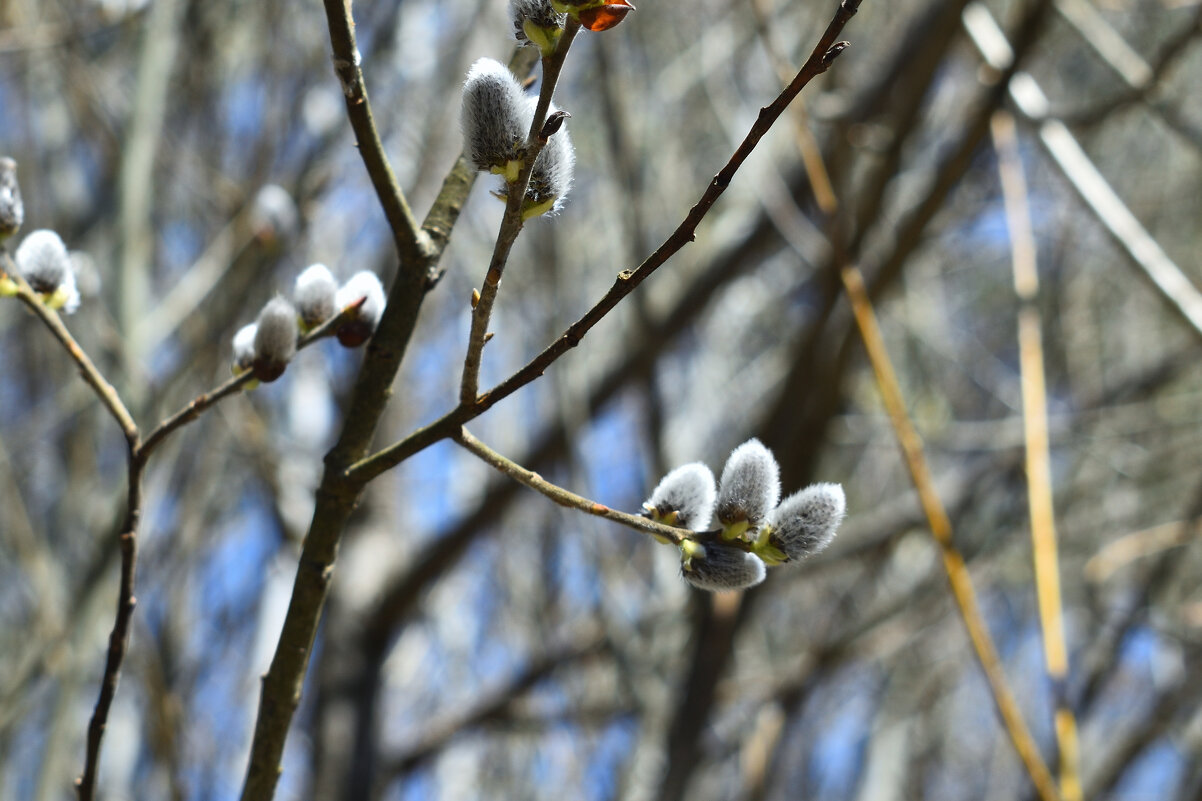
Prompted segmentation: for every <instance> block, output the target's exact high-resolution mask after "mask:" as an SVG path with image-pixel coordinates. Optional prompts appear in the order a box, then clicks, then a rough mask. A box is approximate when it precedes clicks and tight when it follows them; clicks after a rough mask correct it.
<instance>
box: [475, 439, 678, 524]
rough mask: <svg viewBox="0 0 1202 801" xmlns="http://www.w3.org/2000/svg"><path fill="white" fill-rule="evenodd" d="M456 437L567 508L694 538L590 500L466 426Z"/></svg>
mask: <svg viewBox="0 0 1202 801" xmlns="http://www.w3.org/2000/svg"><path fill="white" fill-rule="evenodd" d="M455 441H456V442H458V443H459V444H460V445H462V446H463V447H465V448H467V449H468V450H469V451H471V452H472V453H474V454H475V455H476V456H479V457H480V459H481V460H482V461H484V462H485V463H486V464H488V465H489V466H490V467H493V468H496V469H497V470H498V471H500V472H501V473H504V474H505V475H507V476H509V477H510V478H512V479H514V480H515V481H519V482H521V483H522V484H525V485H526V486H527V487H529V488H530V489H532V490H534V491H535V492H539V493H541V494H543V495H545V496H547V497H548V498H550V499H551V500H552V501H554V502H555V503H557V504H559V505H560V506H564V507H566V508H568V509H578V510H580V511H581V512H587V513H588V514H590V515H594V516H596V517H604V518H605V519H606V520H612V521H613V522H615V523H621V524H622V525H624V526H626V527H627V528H632V529H634V530H635V531H641V532H642V533H644V534H650V535H652V536H655V537H662V538H664V539H667V540H670V541H671V542H673V543H674V544H677V545H679V544H680V543H681V542H683V541H684V540H686V539H691V537H690V536H689V535H690V534H692V532H690V531H688V530H687V529H682V528H674V527H672V526H665V525H663V524H662V523H656V522H654V521H652V520H649V519H647V518H645V517H640V516H639V515H631V514H627V513H626V512H619V511H617V510H615V509H610V508H609V507H608V506H605V505H604V504H600V503H597V502H596V501H591V500H589V499H588V498H585V497H583V496H581V495H577V494H576V493H574V492H569V491H568V490H566V489H564V488H563V487H560V486H558V485H557V484H552V483H551V482H550V481H547V480H546V479H544V478H543V477H542V476H540V475H539V474H538V473H535V472H534V471H532V470H527V469H526V468H524V467H522V466H521V465H520V464H518V463H517V462H514V461H512V460H510V459H507V458H505V457H504V456H502V455H501V454H499V453H497V452H496V451H494V450H493V449H492V448H490V447H488V446H487V445H485V444H484V443H483V442H481V441H480V440H478V439H476V438H475V437H474V436H472V435H471V433H469V432H468V430H467V429H466V428H462V427H461V428H460V429H459V432H458V433H457V434H456V435H455Z"/></svg>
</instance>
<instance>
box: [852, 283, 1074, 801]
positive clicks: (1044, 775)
mask: <svg viewBox="0 0 1202 801" xmlns="http://www.w3.org/2000/svg"><path fill="white" fill-rule="evenodd" d="M842 278H843V286H844V287H845V288H846V289H847V295H848V299H849V300H850V301H851V307H852V312H853V313H854V314H855V318H856V324H857V325H858V326H859V329H860V336H861V339H862V340H863V343H864V349H865V350H866V351H867V352H868V359H869V361H870V362H871V363H872V369H873V371H874V372H875V373H876V379H877V386H878V388H879V389H880V392H881V397H882V399H883V400H884V403H885V408H886V410H887V411H888V413H889V420H890V422H891V423H892V424H893V429H894V432H895V433H896V435H897V440H898V444H899V445H900V446H901V449H902V455H903V456H904V457H905V461H906V467H907V468H908V469H909V471H910V477H911V478H912V479H913V482H914V488H915V489H916V490H917V491H918V498H919V501H920V502H921V504H922V508H923V511H924V512H925V513H926V516H927V521H928V523H929V524H930V527H931V536H932V537H934V539H935V543H936V544H937V545H938V546H939V551H940V554H941V555H942V557H943V567H944V569H945V570H946V572H947V580H948V584H949V585H950V587H951V591H952V596H953V597H954V598H955V601H956V608H957V609H958V610H959V611H960V619H961V620H962V621H963V622H964V627H965V628H966V629H967V630H968V637H969V639H970V640H971V641H972V646H973V651H974V652H975V654H976V657H977V661H978V662H979V663H980V665H981V670H982V671H983V672H984V673H985V679H986V680H987V681H988V683H989V689H990V691H991V692H992V693H993V700H994V703H995V704H996V705H997V709H998V714H999V715H1000V716H1001V718H1002V724H1003V725H1004V727H1005V729H1006V733H1007V734H1009V735H1010V741H1011V743H1012V744H1013V745H1014V750H1015V751H1016V752H1017V753H1018V756H1019V759H1021V760H1022V762H1023V765H1024V767H1025V768H1026V770H1027V775H1028V776H1030V777H1031V781H1032V783H1033V784H1034V785H1035V789H1036V791H1038V793H1039V796H1040V798H1042V799H1043V801H1058V799H1059V798H1060V794H1059V793H1058V792H1057V790H1056V783H1055V781H1054V780H1053V779H1052V775H1051V773H1049V772H1048V767H1047V765H1046V764H1045V763H1044V761H1043V758H1042V757H1041V756H1040V755H1039V748H1038V747H1037V746H1036V744H1035V740H1034V739H1033V738H1032V737H1031V732H1030V730H1029V729H1028V728H1027V724H1026V722H1025V721H1024V720H1023V717H1022V712H1021V711H1019V708H1018V702H1017V701H1016V700H1015V697H1014V692H1013V691H1012V690H1011V689H1010V685H1009V683H1008V682H1007V681H1006V675H1005V673H1004V672H1003V671H1002V666H1001V662H1000V660H999V658H998V654H997V649H996V647H995V646H994V644H993V639H992V637H990V635H989V629H988V627H987V626H986V624H985V619H984V617H983V616H982V614H981V609H980V607H979V606H978V604H977V595H976V591H975V590H974V589H973V586H972V578H971V577H970V576H969V574H968V568H967V566H966V565H965V563H964V557H963V555H962V554H961V553H960V550H959V549H958V548H957V547H956V543H955V541H954V539H953V537H952V524H951V520H950V519H949V518H948V516H947V510H946V509H944V507H943V504H942V503H941V502H940V500H939V496H938V494H936V492H935V485H934V482H933V481H932V480H931V472H930V467H929V466H928V465H927V461H926V457H925V456H924V454H923V448H922V440H921V438H920V437H919V436H918V432H917V431H916V430H915V429H914V424H913V423H911V422H910V418H909V415H907V413H906V405H905V401H904V399H903V398H902V394H901V386H900V385H899V384H898V381H897V375H896V374H895V373H894V372H893V365H892V364H891V363H890V361H889V353H888V351H887V350H886V349H885V342H884V340H883V339H882V337H881V331H880V328H879V327H878V325H877V321H876V315H875V313H874V312H873V309H872V301H871V300H869V298H868V291H867V289H865V287H864V279H863V277H862V276H861V275H860V271H859V270H858V269H856V268H855V267H845V268H844V269H843V272H842Z"/></svg>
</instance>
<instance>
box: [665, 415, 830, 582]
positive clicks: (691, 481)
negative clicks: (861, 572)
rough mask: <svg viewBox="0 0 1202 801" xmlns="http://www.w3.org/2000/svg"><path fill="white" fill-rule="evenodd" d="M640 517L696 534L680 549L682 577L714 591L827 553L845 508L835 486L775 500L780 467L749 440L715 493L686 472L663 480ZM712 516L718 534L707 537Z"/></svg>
mask: <svg viewBox="0 0 1202 801" xmlns="http://www.w3.org/2000/svg"><path fill="white" fill-rule="evenodd" d="M778 502H779V503H778ZM643 509H644V514H645V515H646V516H647V517H649V518H651V519H652V520H654V521H656V522H659V523H663V524H665V525H669V526H675V527H678V528H683V529H688V530H689V531H691V532H694V533H693V534H690V535H689V536H688V538H687V539H684V540H682V541H681V543H680V569H681V573H682V574H683V575H684V578H685V580H686V581H688V582H689V583H690V584H692V585H693V586H694V587H698V588H700V589H703V590H711V591H718V590H738V589H743V588H745V587H752V586H754V585H756V584H759V583H760V582H761V581H763V580H764V576H765V573H766V570H765V566H766V565H767V566H776V565H780V564H784V563H785V562H790V561H793V560H796V559H803V558H805V557H807V556H810V555H812V554H815V553H818V552H819V551H821V550H822V549H824V548H826V546H828V545H830V543H831V540H833V539H834V538H835V531H836V530H837V529H838V527H839V523H840V522H841V521H842V520H843V516H844V515H845V514H846V512H847V502H846V499H845V498H844V496H843V488H842V487H841V486H839V485H838V484H811V485H810V486H808V487H806V488H805V489H803V490H801V491H800V492H795V493H794V494H792V495H790V496H789V497H787V498H785V499H784V500H783V501H782V500H780V467H779V466H778V465H777V463H776V459H775V458H774V457H773V456H772V452H771V451H770V450H768V449H767V448H765V447H764V445H763V444H762V443H761V442H760V441H759V440H758V439H751V440H748V441H747V442H744V443H743V444H742V445H740V446H739V447H738V448H735V450H734V451H733V452H732V453H731V454H730V458H729V459H727V460H726V466H725V467H724V468H722V480H721V481H720V482H719V483H718V486H717V488H716V489H715V487H714V474H713V473H711V472H710V469H709V468H708V467H706V466H705V465H704V464H702V463H700V462H694V463H692V464H686V465H684V466H683V467H678V468H676V469H675V470H673V471H672V472H670V473H668V475H666V476H664V478H663V480H662V481H660V482H659V486H657V487H656V488H655V491H654V492H652V493H651V497H650V498H649V499H648V500H647V502H646V503H645V504H643ZM715 515H716V516H717V519H718V526H719V527H718V528H717V529H713V530H707V529H708V526H709V524H710V520H711V518H712V517H714V516H715Z"/></svg>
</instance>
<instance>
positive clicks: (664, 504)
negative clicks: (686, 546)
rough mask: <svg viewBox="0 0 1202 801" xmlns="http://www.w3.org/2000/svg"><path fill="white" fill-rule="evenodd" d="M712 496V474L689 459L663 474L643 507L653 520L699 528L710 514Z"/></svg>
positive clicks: (712, 507) (699, 463)
mask: <svg viewBox="0 0 1202 801" xmlns="http://www.w3.org/2000/svg"><path fill="white" fill-rule="evenodd" d="M714 496H715V490H714V474H713V473H711V472H710V469H709V468H708V467H706V466H705V465H704V464H702V463H701V462H693V463H692V464H686V465H682V466H681V467H678V468H676V469H675V470H673V471H672V472H670V473H668V475H666V476H664V477H663V479H662V480H661V481H660V482H659V484H658V485H657V486H656V487H655V491H654V492H652V493H651V497H650V498H648V499H647V502H646V503H644V504H643V509H644V510H646V511H645V514H646V515H647V517H649V518H651V519H652V520H654V521H655V522H657V523H663V524H664V525H668V526H678V527H680V528H687V529H689V530H690V531H701V530H703V529H704V528H705V527H706V526H708V525H709V522H710V518H711V517H712V516H713V514H714Z"/></svg>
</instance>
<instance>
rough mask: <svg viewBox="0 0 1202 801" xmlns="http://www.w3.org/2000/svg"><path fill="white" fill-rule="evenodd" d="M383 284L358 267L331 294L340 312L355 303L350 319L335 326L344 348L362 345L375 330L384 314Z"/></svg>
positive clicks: (370, 273) (372, 274) (369, 272)
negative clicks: (333, 293)
mask: <svg viewBox="0 0 1202 801" xmlns="http://www.w3.org/2000/svg"><path fill="white" fill-rule="evenodd" d="M384 303H385V301H384V285H383V284H381V283H380V279H379V278H378V277H376V274H375V273H373V272H372V271H371V270H361V271H359V272H357V273H355V274H354V275H352V276H351V277H350V279H349V280H348V281H347V282H346V283H345V284H343V285H342V288H341V289H339V290H338V293H337V294H336V295H335V296H334V306H335V307H336V308H337V309H338V311H339V313H341V312H343V311H346V310H347V308H348V307H350V306H354V305H355V304H358V306H357V307H356V308H355V309H354V310H353V311H352V312H351V316H350V318H349V319H348V320H347V321H346V322H344V323H343V324H342V325H340V326H338V332H337V334H338V341H339V342H340V343H341V344H342V345H343V346H345V347H348V348H355V347H358V346H359V345H362V344H363V343H364V342H366V341H367V340H368V339H370V338H371V335H372V334H374V333H375V332H376V326H377V325H379V324H380V317H381V315H383V314H384Z"/></svg>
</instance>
